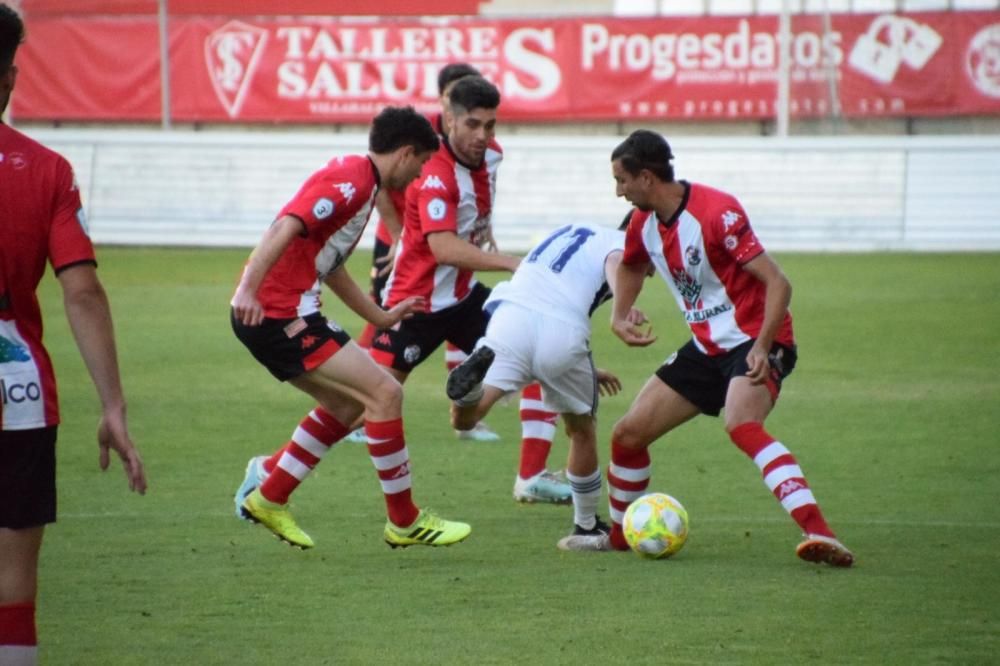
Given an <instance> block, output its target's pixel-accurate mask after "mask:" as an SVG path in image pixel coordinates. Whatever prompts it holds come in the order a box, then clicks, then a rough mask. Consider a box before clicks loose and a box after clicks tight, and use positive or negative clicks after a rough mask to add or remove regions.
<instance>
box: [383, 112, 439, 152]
mask: <svg viewBox="0 0 1000 666" xmlns="http://www.w3.org/2000/svg"><path fill="white" fill-rule="evenodd" d="M440 145H441V142H440V141H439V140H438V135H437V132H435V131H434V128H433V127H432V126H431V121H429V120H427V118H425V117H424V116H423V115H421V114H419V113H417V112H416V111H414V109H413V107H412V106H387V107H385V108H384V109H382V111H380V112H379V114H378V115H377V116H375V118H374V119H373V120H372V126H371V129H370V130H369V132H368V150H370V151H372V152H373V153H376V154H384V153H391V152H392V151H394V150H396V149H397V148H402V147H403V146H413V148H414V150H415V151H416V152H418V153H423V152H427V151H432V150H437V149H438V147H439V146H440Z"/></svg>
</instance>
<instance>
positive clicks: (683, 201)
mask: <svg viewBox="0 0 1000 666" xmlns="http://www.w3.org/2000/svg"><path fill="white" fill-rule="evenodd" d="M677 182H678V183H680V184H681V185H683V186H684V196H683V197H681V205H680V206H678V207H677V210H675V211H674V214H673V215H671V216H670V219H669V220H667V221H666V222H664V221H663V220H661V219H660V216H659V215H657V214H656V211H653V215H656V221H657V222H658V223H660V224H662V225H663V226H664V228H666V229H669V228H670V227H672V226H673V225H674V223H675V222H677V218H679V217H680V216H681V213H683V212H684V209H685V208H687V205H688V199H690V198H691V183H689V182H687V181H686V180H679V181H677Z"/></svg>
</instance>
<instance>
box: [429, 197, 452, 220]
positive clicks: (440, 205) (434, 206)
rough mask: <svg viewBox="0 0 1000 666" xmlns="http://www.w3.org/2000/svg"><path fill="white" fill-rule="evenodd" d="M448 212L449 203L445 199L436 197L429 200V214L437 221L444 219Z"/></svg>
mask: <svg viewBox="0 0 1000 666" xmlns="http://www.w3.org/2000/svg"><path fill="white" fill-rule="evenodd" d="M447 212H448V204H446V203H445V202H444V199H441V198H439V197H435V198H434V199H431V200H430V201H429V202H427V215H428V216H430V218H431V219H432V220H434V221H435V222H440V221H441V220H443V219H444V216H445V214H446V213H447Z"/></svg>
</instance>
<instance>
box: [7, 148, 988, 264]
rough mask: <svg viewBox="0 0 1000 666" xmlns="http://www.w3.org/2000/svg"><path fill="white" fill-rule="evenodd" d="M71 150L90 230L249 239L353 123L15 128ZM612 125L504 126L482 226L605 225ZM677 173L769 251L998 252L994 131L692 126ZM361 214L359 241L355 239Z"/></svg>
mask: <svg viewBox="0 0 1000 666" xmlns="http://www.w3.org/2000/svg"><path fill="white" fill-rule="evenodd" d="M27 131H28V133H29V134H30V135H31V136H33V137H34V138H36V139H38V140H40V141H42V142H43V143H44V144H46V145H48V146H50V147H51V148H53V149H55V150H57V151H59V152H61V153H62V154H63V155H65V156H66V157H67V158H68V159H69V160H70V162H71V163H72V164H73V167H74V169H75V170H76V175H77V179H78V181H79V184H80V188H81V192H82V195H83V200H84V206H85V208H86V212H87V214H88V219H89V224H90V231H91V235H92V237H93V238H94V240H95V241H96V242H98V243H107V244H125V245H184V246H247V247H249V246H252V245H254V244H255V243H256V242H257V240H258V239H259V237H260V234H261V233H262V232H263V230H264V229H265V228H266V227H267V225H268V224H269V223H270V221H271V220H272V219H273V217H274V214H275V213H276V212H277V210H278V209H279V208H280V207H281V206H282V205H283V204H284V203H285V202H286V201H287V200H288V199H289V198H290V197H291V196H292V195H293V194H294V193H295V191H296V189H297V188H298V186H299V185H300V184H301V183H302V182H303V181H304V180H305V178H306V177H307V176H308V175H309V174H310V173H311V172H312V171H314V170H315V169H317V168H318V167H320V166H322V165H323V164H324V163H325V162H326V161H327V160H328V159H329V158H330V157H332V156H335V155H339V154H345V153H356V152H364V149H365V145H366V137H365V136H364V135H361V134H329V135H327V134H317V133H302V134H294V133H293V134H289V133H284V132H282V133H233V132H159V131H121V130H116V131H93V130H65V129H63V130H38V129H34V130H27ZM621 138H622V137H619V136H600V137H598V136H575V137H574V136H556V137H542V136H528V135H523V136H510V137H504V138H503V139H502V143H503V145H504V151H505V158H504V163H503V165H502V166H501V169H500V178H499V184H498V194H497V201H496V207H495V211H494V220H493V224H494V229H495V233H496V237H497V240H498V243H499V244H500V246H501V248H502V249H505V250H510V251H524V250H526V249H528V248H529V247H530V246H531V245H532V244H534V242H535V241H537V240H538V239H540V238H541V237H542V236H544V235H545V233H546V232H547V231H548V230H551V229H552V228H555V227H557V226H560V225H562V224H566V223H568V222H572V221H587V222H593V223H597V224H603V225H607V226H614V225H617V224H618V223H619V222H620V220H621V218H622V217H623V215H624V214H625V212H626V211H627V209H628V206H627V204H626V203H625V202H624V201H623V200H620V199H617V198H616V197H615V195H614V182H613V180H612V178H611V170H610V165H609V164H610V162H609V160H610V152H611V150H612V148H613V147H614V146H615V145H617V143H618V142H619V141H621ZM671 143H672V145H673V149H674V152H675V154H676V155H677V158H676V160H675V167H676V170H677V175H678V177H681V178H686V179H688V180H692V181H698V182H703V183H706V184H709V185H712V186H714V187H717V188H720V189H723V190H727V191H729V192H731V193H733V194H735V195H736V196H737V197H739V199H740V200H741V201H742V202H743V205H744V207H745V208H746V209H747V213H748V214H749V216H750V219H751V221H752V223H753V225H754V228H755V229H756V230H757V232H758V235H759V236H760V237H761V239H762V240H763V242H764V243H765V245H766V246H767V247H768V248H770V249H774V250H805V251H869V250H919V251H924V250H941V251H944V250H1000V137H996V136H993V137H984V136H968V137H958V136H955V137H931V136H922V137H885V138H876V137H863V138H862V137H857V138H846V137H829V138H798V137H796V138H790V139H784V140H782V139H775V138H757V137H738V138H694V137H687V136H685V137H678V138H677V139H675V140H672V141H671ZM371 226H372V225H369V230H368V231H367V232H366V237H365V239H364V241H363V243H362V245H365V246H370V244H371V231H372V229H371Z"/></svg>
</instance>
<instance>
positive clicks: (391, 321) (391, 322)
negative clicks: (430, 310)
mask: <svg viewBox="0 0 1000 666" xmlns="http://www.w3.org/2000/svg"><path fill="white" fill-rule="evenodd" d="M417 312H427V299H426V298H424V297H423V296H410V297H409V298H404V299H403V300H401V301H400V302H399V303H397V304H396V306H395V307H394V308H392V309H390V310H386V312H385V314H386V320H387V321H386V323H383V325H382V328H389V327H390V326H395V325H396V323H397V322H399V321H400V320H401V319H409V318H410V317H412V316H413V315H414V313H417Z"/></svg>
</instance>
